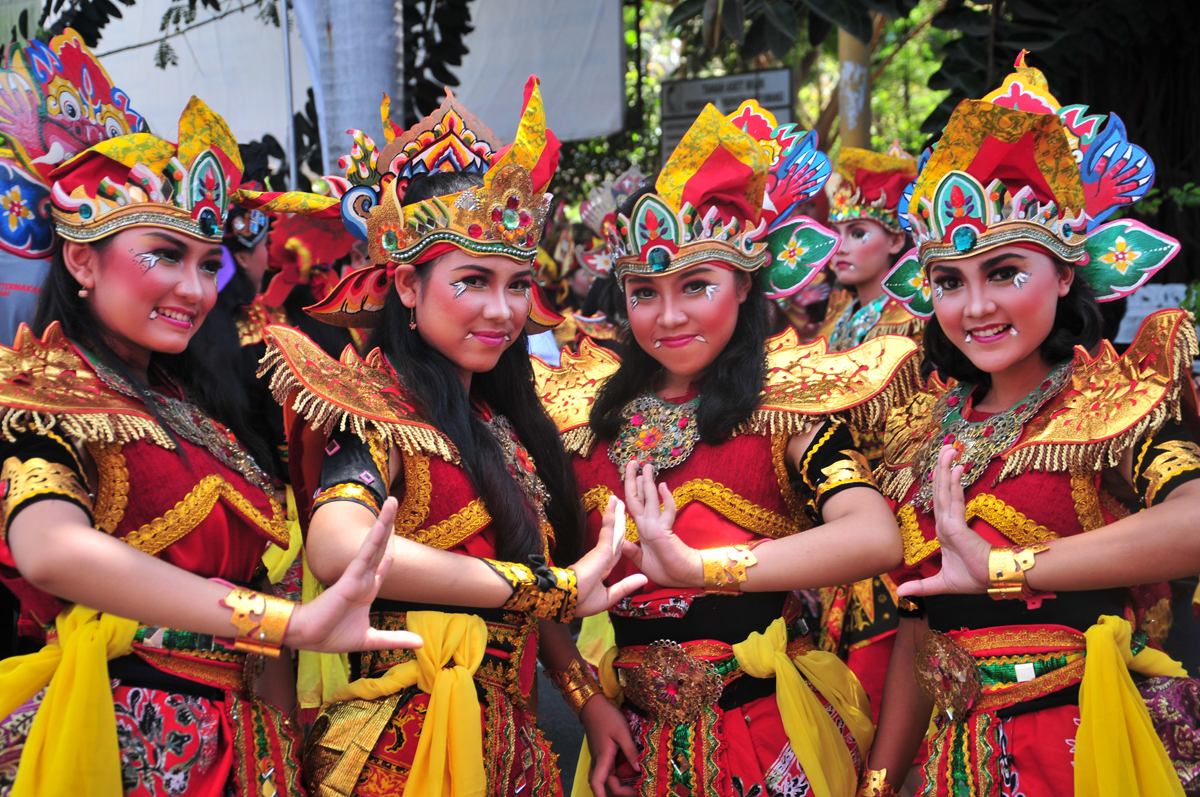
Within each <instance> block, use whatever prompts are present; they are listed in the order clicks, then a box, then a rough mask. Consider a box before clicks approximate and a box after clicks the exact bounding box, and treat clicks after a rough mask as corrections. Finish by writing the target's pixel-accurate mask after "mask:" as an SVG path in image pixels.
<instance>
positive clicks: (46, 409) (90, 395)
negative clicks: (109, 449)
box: [0, 321, 175, 448]
mask: <svg viewBox="0 0 1200 797" xmlns="http://www.w3.org/2000/svg"><path fill="white" fill-rule="evenodd" d="M0 408H2V409H0V412H2V413H3V415H2V417H0V431H2V432H3V434H4V436H5V437H6V438H8V439H9V440H12V439H13V435H14V433H15V432H18V431H24V430H25V429H30V428H31V429H36V430H45V429H50V428H53V427H55V426H57V427H58V428H59V430H60V431H62V432H63V433H65V434H66V435H67V436H69V437H73V438H76V439H78V440H81V441H84V442H104V443H114V442H115V443H128V442H131V441H133V440H141V439H143V438H148V439H150V440H152V441H153V442H155V443H157V444H158V445H160V446H162V447H163V448H175V443H174V441H173V440H171V437H170V435H168V434H167V433H166V431H164V430H163V428H162V427H161V426H159V425H158V422H157V421H155V420H154V416H153V415H152V414H151V413H150V411H149V409H147V408H146V405H145V404H143V403H142V402H140V401H138V400H137V399H134V398H131V397H129V396H126V395H124V394H123V393H119V392H118V391H116V390H114V389H113V388H111V387H109V386H108V385H107V384H105V383H104V381H103V380H101V379H100V377H99V376H98V375H97V374H96V371H95V369H94V368H92V366H91V364H90V363H89V362H88V361H87V359H86V358H85V357H84V356H83V355H82V354H80V353H79V351H78V350H77V349H76V348H75V347H74V346H73V345H72V344H71V341H70V340H68V339H67V336H66V335H64V334H63V331H62V328H61V327H60V326H59V325H58V322H57V321H55V322H53V323H52V324H50V326H48V327H47V328H46V332H45V334H44V335H43V336H42V337H41V339H38V337H37V335H35V334H33V332H32V331H31V330H30V329H29V327H28V326H26V325H25V324H21V326H20V328H19V329H18V330H17V338H16V341H15V342H14V343H13V347H12V348H11V349H10V348H8V347H7V346H0Z"/></svg>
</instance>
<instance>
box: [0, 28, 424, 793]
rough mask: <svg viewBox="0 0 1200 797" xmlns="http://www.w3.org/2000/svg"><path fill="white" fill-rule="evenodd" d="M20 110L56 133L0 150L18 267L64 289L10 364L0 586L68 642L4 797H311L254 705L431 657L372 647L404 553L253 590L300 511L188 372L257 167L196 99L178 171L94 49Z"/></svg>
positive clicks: (20, 698) (3, 366) (30, 709)
mask: <svg viewBox="0 0 1200 797" xmlns="http://www.w3.org/2000/svg"><path fill="white" fill-rule="evenodd" d="M18 78H19V80H18ZM9 81H11V82H9ZM5 85H7V86H15V85H24V86H27V87H30V90H31V92H32V93H33V94H34V95H35V96H34V97H32V98H30V99H31V100H33V101H31V102H29V103H28V105H27V106H25V107H27V108H29V109H31V110H32V111H34V112H39V113H41V114H43V115H42V116H38V117H34V118H31V119H28V120H24V121H28V122H30V124H29V126H27V127H25V128H24V130H25V131H27V134H28V131H34V132H36V133H38V135H28V137H27V138H19V137H17V134H16V133H15V132H13V130H12V129H10V128H6V129H5V130H4V131H3V132H4V135H5V136H7V139H6V145H7V152H8V155H9V157H10V158H11V159H10V160H8V161H6V162H5V163H4V169H3V171H4V174H5V177H6V179H7V180H8V181H9V182H8V184H7V185H5V187H4V194H5V197H6V198H7V201H8V205H7V207H8V210H9V212H10V213H13V212H14V208H15V209H16V210H15V213H16V215H17V216H19V217H20V218H19V219H18V220H17V221H16V222H15V223H13V224H6V225H3V226H4V227H5V228H6V229H7V230H8V231H9V233H12V235H10V236H9V237H8V238H6V240H5V244H6V245H7V246H8V248H9V249H10V250H15V251H18V252H20V253H23V254H26V255H32V256H37V255H43V256H44V254H45V253H46V251H45V250H43V251H38V250H37V249H36V248H34V244H40V245H44V246H45V247H46V249H47V250H50V251H53V264H52V266H51V269H50V273H49V277H48V280H47V283H46V285H45V287H44V289H43V293H42V295H41V298H40V303H39V307H38V315H37V319H36V322H35V329H34V331H33V332H30V330H29V329H28V328H22V329H21V331H20V332H19V333H18V335H17V340H16V342H15V343H14V344H13V348H11V349H9V348H0V428H2V429H3V441H0V462H2V463H3V467H2V471H0V479H2V481H0V484H2V499H0V500H2V507H0V508H2V512H0V518H2V520H3V525H2V526H0V576H2V577H3V579H4V581H5V583H6V584H7V585H8V586H9V587H10V588H11V589H12V590H13V591H14V592H15V593H16V594H17V595H18V596H19V597H20V598H21V602H22V621H23V622H22V626H23V630H25V631H26V632H28V633H30V634H32V635H39V636H42V637H43V638H45V639H46V640H47V644H46V646H45V647H44V648H43V649H42V650H41V651H40V652H38V653H35V654H31V655H28V656H23V657H17V658H12V659H8V660H5V661H4V662H2V663H0V718H3V719H0V793H3V794H9V793H11V794H16V795H32V794H80V793H94V794H104V795H111V796H112V797H116V796H117V795H120V794H122V793H124V794H135V795H154V794H163V793H169V794H178V795H201V794H203V795H208V794H236V795H243V796H244V797H251V796H252V795H255V796H257V795H261V794H264V793H273V794H281V795H293V794H300V793H301V790H300V787H299V785H298V752H299V751H298V747H297V745H298V742H299V738H298V737H297V736H296V735H295V729H294V726H292V725H291V724H290V723H289V722H287V721H286V720H285V718H284V714H283V712H281V711H280V710H279V708H277V707H275V706H273V705H271V704H269V703H268V702H266V701H264V700H262V699H261V698H259V697H258V696H256V691H255V690H256V681H257V680H258V676H259V674H260V673H261V672H262V668H263V656H264V655H265V656H267V657H278V656H279V654H280V650H281V647H284V646H286V647H289V648H307V649H312V650H324V651H333V652H337V651H346V650H359V649H363V648H371V649H375V648H383V647H386V648H389V649H391V648H395V647H408V646H413V645H419V644H420V640H419V639H417V638H416V637H414V636H412V635H411V634H406V633H404V634H401V633H380V632H376V631H373V630H371V629H370V627H369V625H368V621H367V612H368V608H369V606H370V602H371V600H372V598H373V597H374V595H375V593H376V592H377V591H378V588H379V583H380V581H381V579H382V575H383V574H384V573H385V572H386V571H387V568H388V566H389V564H390V556H389V555H387V553H386V551H387V546H386V536H385V530H383V529H375V530H373V532H372V534H371V535H369V538H368V539H367V540H366V541H365V543H364V544H363V546H362V547H361V549H360V550H359V552H358V553H357V555H356V556H355V557H354V561H353V564H352V565H351V566H350V567H348V568H347V569H346V572H345V576H344V577H343V578H342V579H341V580H339V581H338V582H337V584H336V585H334V586H333V587H331V589H330V590H329V591H328V592H327V593H326V595H325V596H322V598H321V600H318V601H314V602H313V603H311V604H309V605H306V606H296V605H295V604H292V603H288V602H287V601H282V600H279V599H277V598H274V597H271V596H268V595H264V594H261V593H258V592H255V591H253V589H252V588H249V587H251V586H252V585H253V584H255V583H257V579H256V574H257V573H258V571H259V568H260V560H261V557H262V554H263V552H264V550H265V549H266V546H267V545H268V544H269V543H271V542H277V543H278V542H282V543H283V544H285V545H286V541H287V532H286V530H285V528H284V524H283V510H282V508H281V507H280V505H279V502H278V501H277V500H276V496H275V491H274V489H273V487H272V484H271V480H270V478H269V476H268V474H267V473H266V472H264V470H263V463H266V467H267V468H269V467H270V464H269V463H270V459H269V456H268V455H267V452H266V450H265V446H264V445H263V444H262V441H261V439H260V438H259V437H258V436H257V434H256V433H255V431H254V430H253V429H251V428H249V427H248V425H247V424H246V422H245V419H244V417H241V416H239V415H238V414H237V413H236V412H233V411H230V408H229V406H228V404H227V403H225V402H224V401H223V396H222V393H221V388H220V385H221V381H222V379H228V378H236V376H230V375H228V374H225V375H221V374H216V373H212V372H209V371H208V370H206V369H205V368H204V367H203V365H202V364H201V363H200V361H199V360H198V359H197V358H196V357H195V355H194V352H193V351H191V350H190V349H189V348H188V343H189V341H190V339H191V337H192V335H193V333H194V332H195V330H196V329H197V328H198V327H199V326H200V325H201V324H202V323H203V322H204V318H205V316H206V314H207V313H208V312H209V311H210V310H211V309H212V307H213V305H214V303H215V302H216V298H217V285H216V275H217V271H218V270H219V268H220V265H221V248H220V244H221V236H222V232H223V229H224V221H225V214H226V213H227V210H228V206H229V194H228V190H227V188H228V186H230V185H237V183H238V180H239V177H240V172H241V162H240V160H239V158H238V150H237V145H236V143H235V142H234V140H233V138H232V137H231V136H230V134H229V131H228V129H227V128H226V126H225V123H224V122H223V121H222V120H221V118H220V117H219V116H217V115H216V114H214V113H213V112H212V111H210V110H209V109H208V108H207V107H206V106H205V105H204V103H202V102H200V100H198V99H196V98H194V97H193V98H192V99H191V101H190V102H189V103H188V105H187V108H186V109H185V110H184V112H183V116H182V117H181V119H180V132H181V135H180V141H179V144H178V145H176V144H173V143H170V142H167V141H163V140H162V139H159V138H156V137H154V136H153V135H151V134H150V133H148V132H146V128H145V124H144V122H143V121H142V119H141V117H139V116H138V115H137V114H136V113H135V112H134V111H133V110H132V109H130V108H129V105H128V102H129V100H128V97H126V96H125V95H124V93H122V92H120V90H119V89H117V88H115V87H113V86H112V84H111V82H110V81H109V79H108V75H107V74H106V73H105V72H104V70H103V68H102V67H101V66H100V64H99V63H98V62H96V61H95V59H94V57H93V56H92V55H91V53H90V52H88V50H87V48H86V47H84V45H83V44H82V42H81V40H80V39H79V37H78V35H77V34H76V33H75V32H74V31H67V32H66V33H65V34H63V35H62V36H58V37H56V38H54V39H53V40H52V41H51V42H50V43H49V44H48V45H46V44H41V43H38V42H32V43H30V44H28V45H26V47H25V49H18V48H15V47H14V48H12V49H10V51H9V53H8V73H7V74H6V82H5ZM51 86H53V90H54V93H53V102H50V101H48V100H47V97H46V96H45V92H47V90H48V88H49V87H51ZM39 96H40V102H39V101H37V100H38V98H39ZM81 98H86V99H87V101H86V102H79V100H80V99H81ZM72 103H75V104H72ZM64 118H65V119H66V120H67V121H68V122H69V124H67V123H64ZM68 133H69V135H68ZM47 142H53V143H52V144H48V143H47ZM95 142H98V143H95ZM88 144H92V145H91V146H87V145H88ZM42 146H49V147H50V148H51V152H50V153H49V154H50V155H51V156H52V157H45V156H44V155H45V153H42V152H40V151H39V147H42ZM76 153H78V154H76ZM72 155H74V157H70V156H72ZM64 157H67V158H70V159H69V160H66V161H65V162H63V163H60V164H59V165H58V166H57V167H56V168H55V167H54V166H53V165H47V160H50V161H55V162H57V161H58V160H61V159H62V158H64ZM18 206H19V207H18ZM21 208H23V210H22V209H21ZM18 233H19V235H18ZM21 244H23V245H24V247H25V248H21ZM285 661H286V660H285ZM289 669H290V668H288V667H286V665H285V667H284V668H283V669H282V673H283V676H284V677H286V678H287V679H288V680H289V681H290V673H289V672H288V670H289ZM283 691H284V693H286V691H287V690H286V689H284V690H283Z"/></svg>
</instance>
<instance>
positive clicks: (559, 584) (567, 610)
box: [483, 556, 579, 623]
mask: <svg viewBox="0 0 1200 797" xmlns="http://www.w3.org/2000/svg"><path fill="white" fill-rule="evenodd" d="M530 559H533V560H536V561H535V562H534V563H535V565H536V566H537V569H536V570H534V569H533V568H530V567H528V566H527V565H519V564H515V563H513V562H497V561H495V560H492V559H484V560H483V561H484V562H486V563H487V565H488V566H489V567H491V568H492V569H493V570H495V571H496V573H498V574H499V575H500V577H501V578H503V579H504V580H505V581H507V582H508V584H509V586H510V587H512V591H513V593H512V597H510V598H509V599H508V601H506V602H505V604H504V606H503V607H502V608H504V609H507V610H508V611H511V612H526V613H528V614H532V615H533V616H534V617H544V618H546V619H549V620H555V621H557V622H560V623H569V622H571V620H572V618H574V617H575V603H576V601H577V600H578V598H579V588H578V583H577V579H576V577H575V571H573V570H565V569H563V568H560V567H550V566H549V565H546V564H543V563H542V561H541V557H540V556H538V557H532V556H531V557H530Z"/></svg>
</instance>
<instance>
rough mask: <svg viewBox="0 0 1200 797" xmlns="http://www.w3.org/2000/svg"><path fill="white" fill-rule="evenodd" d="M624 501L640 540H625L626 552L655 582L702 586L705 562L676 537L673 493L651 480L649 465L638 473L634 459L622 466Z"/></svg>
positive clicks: (666, 585) (652, 475) (677, 585)
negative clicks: (635, 541) (634, 541)
mask: <svg viewBox="0 0 1200 797" xmlns="http://www.w3.org/2000/svg"><path fill="white" fill-rule="evenodd" d="M660 498H661V499H662V507H661V508H660V507H659V499H660ZM625 501H626V502H627V503H628V505H629V514H630V515H631V516H632V517H633V521H634V523H636V524H637V530H638V540H639V544H635V543H632V542H626V543H625V547H624V553H625V555H626V556H627V557H629V559H630V560H631V561H632V562H633V563H634V564H635V565H637V568H638V569H639V570H641V571H642V572H643V573H645V574H646V575H647V576H649V577H650V580H651V581H653V582H654V583H655V584H659V585H661V586H664V587H698V586H703V585H704V563H703V561H702V560H701V557H700V552H699V551H698V550H696V549H695V548H692V547H690V546H688V545H687V544H686V543H685V542H684V541H683V540H681V539H679V537H678V536H676V534H675V532H674V531H673V530H672V528H671V527H672V525H673V524H674V523H675V497H674V496H673V495H671V490H670V488H668V487H667V485H665V484H658V485H656V484H655V483H654V470H653V469H652V468H651V467H650V466H649V465H646V466H645V467H644V468H643V469H642V472H641V473H638V470H637V464H636V463H634V462H630V463H628V464H627V465H626V466H625Z"/></svg>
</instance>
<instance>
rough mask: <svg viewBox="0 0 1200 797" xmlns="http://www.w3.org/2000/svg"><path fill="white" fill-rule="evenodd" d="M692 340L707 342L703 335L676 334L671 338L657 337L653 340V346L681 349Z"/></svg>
mask: <svg viewBox="0 0 1200 797" xmlns="http://www.w3.org/2000/svg"><path fill="white" fill-rule="evenodd" d="M692 341H696V342H698V343H708V341H707V340H705V339H704V336H703V335H676V336H675V337H673V338H659V339H658V340H656V341H654V348H656V349H657V348H660V347H662V346H666V347H667V348H668V349H682V348H683V347H684V346H686V345H688V344H689V343H691V342H692Z"/></svg>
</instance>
